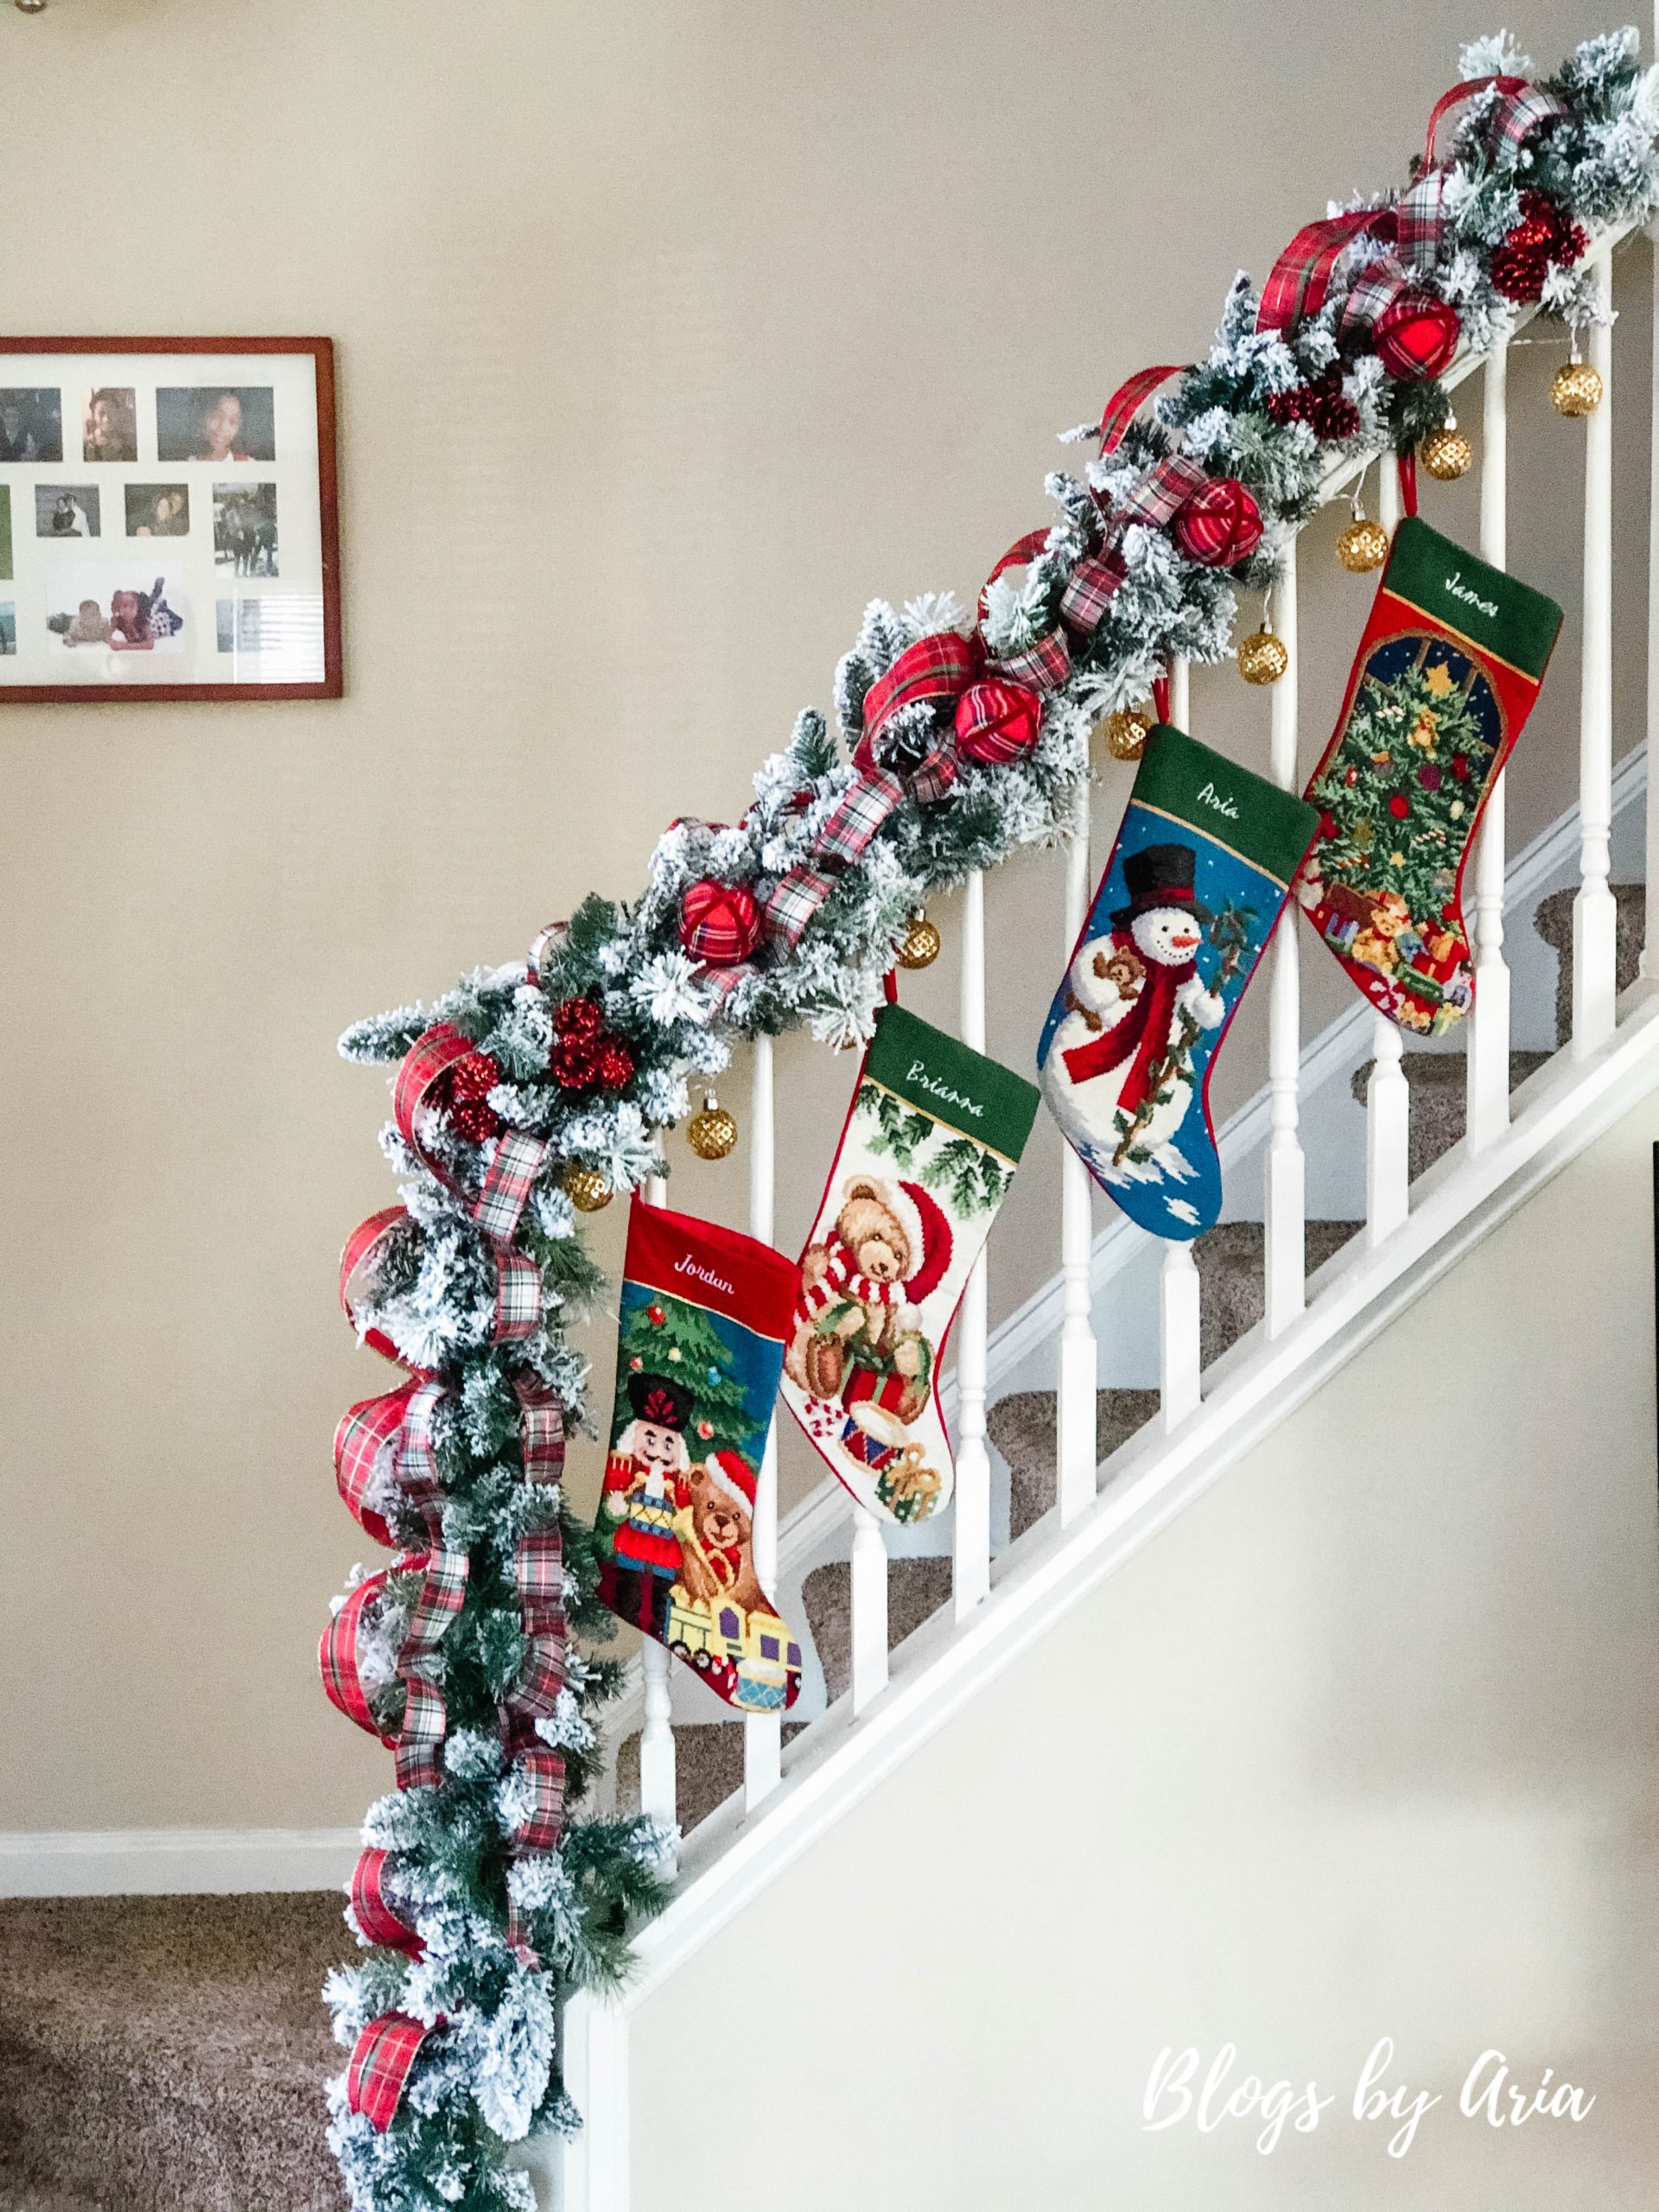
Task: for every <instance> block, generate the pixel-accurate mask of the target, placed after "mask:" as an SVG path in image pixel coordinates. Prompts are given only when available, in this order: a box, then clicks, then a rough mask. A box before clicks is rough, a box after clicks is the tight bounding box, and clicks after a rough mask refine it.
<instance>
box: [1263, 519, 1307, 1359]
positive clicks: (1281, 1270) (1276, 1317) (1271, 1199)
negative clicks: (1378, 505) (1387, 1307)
mask: <svg viewBox="0 0 1659 2212" xmlns="http://www.w3.org/2000/svg"><path fill="white" fill-rule="evenodd" d="M1274 608H1275V613H1276V625H1275V626H1276V627H1277V630H1278V632H1279V635H1280V637H1281V639H1283V640H1284V644H1285V649H1286V651H1287V652H1288V653H1289V655H1290V665H1289V667H1288V668H1287V670H1286V671H1285V672H1284V674H1283V675H1282V676H1281V677H1280V679H1279V681H1278V682H1277V683H1275V684H1274V687H1273V693H1272V699H1273V724H1272V737H1271V741H1270V750H1269V765H1270V769H1271V772H1272V776H1273V780H1274V783H1276V784H1277V785H1279V786H1280V788H1281V791H1295V790H1297V789H1298V788H1299V785H1298V779H1297V773H1296V678H1297V668H1296V542H1295V540H1294V538H1293V539H1292V540H1291V542H1290V543H1289V545H1287V547H1286V549H1285V554H1284V570H1283V576H1282V581H1281V582H1280V583H1279V585H1278V586H1277V587H1276V588H1275V591H1274ZM1299 950H1300V948H1299V947H1298V945H1297V942H1296V931H1295V928H1294V910H1293V909H1290V908H1287V910H1286V912H1285V913H1284V914H1283V915H1282V916H1281V918H1280V923H1279V926H1278V928H1277V929H1276V930H1275V931H1274V940H1273V982H1272V995H1271V998H1270V1000H1269V1003H1268V1084H1269V1087H1270V1090H1271V1093H1272V1101H1273V1129H1272V1135H1271V1136H1270V1137H1269V1139H1268V1166H1267V1202H1266V1208H1265V1211H1266V1224H1265V1236H1264V1243H1265V1249H1266V1266H1267V1322H1268V1335H1269V1336H1270V1337H1275V1336H1277V1335H1278V1334H1279V1332H1280V1331H1281V1329H1283V1328H1285V1327H1286V1326H1287V1325H1288V1324H1289V1323H1290V1322H1292V1321H1294V1319H1295V1318H1296V1316H1297V1315H1298V1314H1299V1313H1300V1312H1301V1311H1302V1308H1303V1306H1304V1305H1305V1304H1306V1281H1305V1276H1306V1170H1305V1166H1304V1162H1303V1159H1302V1147H1301V1142H1300V1138H1299V1137H1298V1135H1297V1133H1296V1132H1297V1122H1298V1118H1299V1115H1298V1108H1297V1091H1298V1087H1299V1084H1300V1077H1301V1052H1302V1034H1301V1030H1302V1014H1301V981H1300V966H1299V963H1298V953H1299Z"/></svg>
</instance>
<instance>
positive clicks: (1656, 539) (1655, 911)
mask: <svg viewBox="0 0 1659 2212" xmlns="http://www.w3.org/2000/svg"><path fill="white" fill-rule="evenodd" d="M1655 46H1656V48H1659V24H1656V37H1655ZM1649 283H1651V285H1652V288H1653V316H1652V321H1651V324H1650V326H1649V328H1650V342H1651V345H1652V357H1651V366H1650V370H1649V385H1650V390H1649V414H1648V672H1647V673H1648V682H1647V702H1646V703H1647V714H1646V728H1647V738H1648V759H1649V761H1650V762H1653V763H1656V764H1659V231H1656V232H1655V233H1654V238H1653V253H1652V259H1651V265H1650V267H1649ZM1646 826H1647V870H1646V881H1647V887H1648V899H1647V926H1646V929H1645V930H1644V931H1643V950H1642V973H1643V976H1646V978H1647V979H1648V981H1649V982H1650V983H1659V767H1656V768H1655V769H1652V770H1650V771H1649V776H1648V806H1647V825H1646Z"/></svg>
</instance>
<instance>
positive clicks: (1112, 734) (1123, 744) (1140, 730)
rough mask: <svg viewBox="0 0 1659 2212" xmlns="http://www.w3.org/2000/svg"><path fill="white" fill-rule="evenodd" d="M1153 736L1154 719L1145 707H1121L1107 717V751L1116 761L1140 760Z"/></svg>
mask: <svg viewBox="0 0 1659 2212" xmlns="http://www.w3.org/2000/svg"><path fill="white" fill-rule="evenodd" d="M1151 735H1152V717H1151V715H1148V714H1147V710H1146V709H1145V708H1144V707H1120V708H1119V709H1118V710H1117V712H1116V714H1115V715H1107V717H1106V750H1107V751H1108V752H1109V753H1110V754H1111V756H1112V758H1113V760H1139V759H1140V758H1141V754H1142V753H1144V752H1145V751H1146V749H1147V739H1148V738H1149V737H1150V736H1151Z"/></svg>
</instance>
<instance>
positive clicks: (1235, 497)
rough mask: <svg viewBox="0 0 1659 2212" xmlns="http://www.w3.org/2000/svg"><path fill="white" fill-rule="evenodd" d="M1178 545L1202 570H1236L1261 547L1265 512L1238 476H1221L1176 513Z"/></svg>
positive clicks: (1176, 538)
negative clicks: (1236, 567) (1240, 563)
mask: <svg viewBox="0 0 1659 2212" xmlns="http://www.w3.org/2000/svg"><path fill="white" fill-rule="evenodd" d="M1175 543H1177V545H1179V547H1180V549H1181V550H1182V552H1183V553H1185V556H1186V557H1187V559H1188V560H1189V561H1196V562H1198V563H1199V565H1200V566H1201V567H1203V568H1205V569H1230V568H1233V567H1235V566H1236V564H1237V563H1239V562H1240V561H1246V560H1248V559H1249V556H1250V555H1251V554H1252V553H1254V552H1255V549H1256V547H1257V546H1258V545H1259V544H1260V543H1262V510H1261V509H1260V507H1258V506H1257V505H1256V504H1255V499H1254V497H1253V496H1252V495H1251V493H1249V491H1248V490H1247V489H1246V487H1245V486H1243V484H1241V483H1240V482H1239V480H1238V479H1237V478H1236V476H1218V477H1217V478H1216V480H1214V482H1213V483H1210V484H1206V485H1205V487H1204V489H1203V490H1202V491H1201V492H1195V493H1193V494H1192V498H1191V499H1188V500H1187V501H1186V502H1185V505H1183V506H1182V507H1181V508H1180V510H1179V512H1178V513H1177V515H1176V517H1175Z"/></svg>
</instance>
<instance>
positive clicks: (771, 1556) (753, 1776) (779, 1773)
mask: <svg viewBox="0 0 1659 2212" xmlns="http://www.w3.org/2000/svg"><path fill="white" fill-rule="evenodd" d="M773 1096H774V1084H773V1076H772V1039H771V1038H770V1037H766V1036H759V1037H757V1038H756V1039H755V1040H754V1052H753V1060H752V1062H751V1065H750V1071H749V1234H750V1236H758V1237H759V1238H760V1242H761V1243H763V1244H770V1243H772V1235H773V1228H774V1211H775V1209H774V1198H775V1194H776V1189H777V1176H776V1162H775V1154H776V1143H775V1137H774V1127H775V1122H774V1114H773ZM751 1541H752V1543H753V1554H754V1571H755V1573H756V1574H757V1575H758V1576H759V1578H760V1586H761V1588H762V1589H763V1590H766V1591H769V1592H772V1594H773V1595H774V1597H775V1595H776V1592H777V1588H778V1415H777V1412H776V1409H775V1408H774V1410H773V1413H772V1425H771V1427H769V1428H768V1429H767V1431H766V1450H765V1452H764V1453H763V1454H762V1456H761V1460H760V1474H759V1476H758V1478H757V1479H756V1482H755V1486H754V1531H753V1538H752V1540H751ZM783 1755H784V1722H783V1716H782V1714H781V1713H750V1714H748V1715H747V1718H746V1719H745V1720H744V1723H743V1802H744V1805H745V1807H746V1808H747V1810H748V1811H749V1812H753V1810H754V1808H755V1807H756V1806H757V1805H760V1804H763V1803H764V1802H766V1799H767V1798H768V1797H769V1796H771V1795H772V1791H773V1790H774V1789H776V1788H777V1787H778V1784H779V1782H780V1781H781V1780H782V1778H783Z"/></svg>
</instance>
